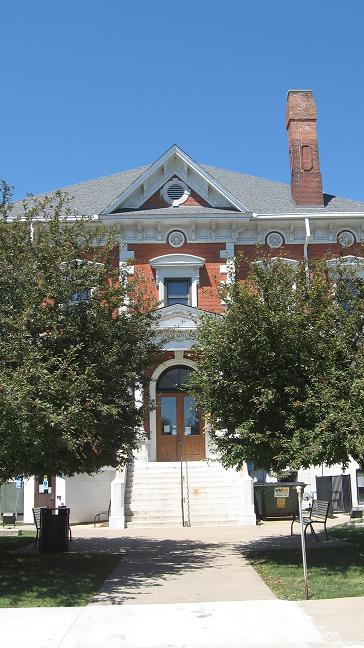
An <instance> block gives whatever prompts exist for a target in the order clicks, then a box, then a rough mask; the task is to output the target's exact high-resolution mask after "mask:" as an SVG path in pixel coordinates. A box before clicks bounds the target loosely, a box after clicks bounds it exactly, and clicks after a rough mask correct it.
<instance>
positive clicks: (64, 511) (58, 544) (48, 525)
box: [39, 506, 70, 553]
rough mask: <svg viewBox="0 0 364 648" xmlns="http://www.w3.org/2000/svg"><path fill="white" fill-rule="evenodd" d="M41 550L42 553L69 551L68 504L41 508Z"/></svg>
mask: <svg viewBox="0 0 364 648" xmlns="http://www.w3.org/2000/svg"><path fill="white" fill-rule="evenodd" d="M40 514H41V524H40V537H39V551H40V552H42V553H64V552H65V551H68V539H69V518H70V509H69V508H67V507H66V506H64V507H61V508H56V509H51V508H42V509H41V512H40Z"/></svg>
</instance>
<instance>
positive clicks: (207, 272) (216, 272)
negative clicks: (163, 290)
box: [128, 243, 226, 312]
mask: <svg viewBox="0 0 364 648" xmlns="http://www.w3.org/2000/svg"><path fill="white" fill-rule="evenodd" d="M128 249H129V250H131V251H134V255H135V273H136V276H137V277H143V279H144V280H145V283H146V290H148V292H150V294H153V295H155V296H156V298H158V292H157V286H156V283H155V273H154V271H153V269H152V268H151V266H150V264H149V261H150V259H153V258H154V257H157V256H161V255H163V254H173V253H177V254H194V255H195V256H200V257H203V258H204V259H205V265H204V267H203V268H201V270H200V285H199V287H198V307H199V308H202V309H203V310H208V311H216V312H220V311H221V304H220V297H219V295H218V284H219V282H220V281H223V280H224V279H225V278H226V275H221V274H220V265H221V264H224V263H225V260H224V259H220V250H223V249H225V245H224V244H223V243H186V244H185V245H183V246H182V247H180V248H178V249H175V248H171V247H170V246H169V245H167V244H166V243H150V244H148V243H146V244H130V245H128Z"/></svg>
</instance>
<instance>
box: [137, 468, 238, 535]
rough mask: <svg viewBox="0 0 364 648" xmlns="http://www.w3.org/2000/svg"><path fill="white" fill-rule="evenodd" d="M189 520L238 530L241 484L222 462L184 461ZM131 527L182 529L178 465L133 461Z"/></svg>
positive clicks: (184, 493)
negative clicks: (234, 527)
mask: <svg viewBox="0 0 364 648" xmlns="http://www.w3.org/2000/svg"><path fill="white" fill-rule="evenodd" d="M182 475H183V477H182V481H183V505H184V517H185V521H186V522H187V523H189V524H190V525H191V526H216V525H225V526H239V525H241V524H242V523H243V522H242V514H243V497H242V488H243V482H242V480H241V477H240V475H239V473H237V472H236V471H235V470H232V469H229V470H225V469H224V468H223V467H222V466H221V465H220V464H218V463H210V464H208V463H207V462H205V461H191V462H183V470H182ZM125 522H126V526H127V527H160V526H172V527H173V526H182V507H181V466H180V463H167V462H150V463H144V462H135V463H133V464H130V465H129V466H128V470H127V478H126V488H125Z"/></svg>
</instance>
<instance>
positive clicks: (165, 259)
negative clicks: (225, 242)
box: [149, 253, 205, 268]
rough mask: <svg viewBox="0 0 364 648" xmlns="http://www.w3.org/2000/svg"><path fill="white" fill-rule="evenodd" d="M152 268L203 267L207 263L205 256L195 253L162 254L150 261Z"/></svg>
mask: <svg viewBox="0 0 364 648" xmlns="http://www.w3.org/2000/svg"><path fill="white" fill-rule="evenodd" d="M149 263H150V265H151V266H152V268H165V267H168V268H172V267H176V266H182V265H183V267H184V268H186V267H191V268H202V267H203V266H204V265H205V259H204V258H203V257H199V256H195V255H194V254H178V253H177V254H173V253H171V254H162V255H161V256H158V257H154V258H153V259H150V261H149Z"/></svg>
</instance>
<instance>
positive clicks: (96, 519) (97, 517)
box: [94, 500, 111, 527]
mask: <svg viewBox="0 0 364 648" xmlns="http://www.w3.org/2000/svg"><path fill="white" fill-rule="evenodd" d="M110 509H111V500H110V502H109V508H108V509H107V511H100V513H96V515H95V517H94V527H95V526H96V524H97V523H99V524H100V523H101V522H108V521H109V519H110ZM101 517H104V518H105V519H104V520H102V519H101Z"/></svg>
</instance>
